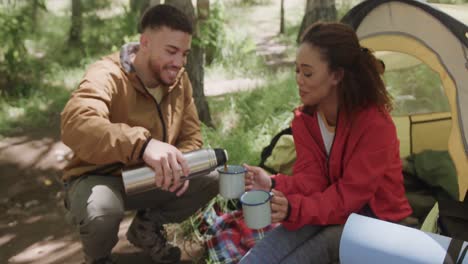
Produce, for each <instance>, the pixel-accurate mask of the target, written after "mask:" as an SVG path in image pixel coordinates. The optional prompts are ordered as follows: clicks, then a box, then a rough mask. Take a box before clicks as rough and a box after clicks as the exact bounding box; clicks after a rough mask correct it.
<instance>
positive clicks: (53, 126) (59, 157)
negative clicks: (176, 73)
mask: <svg viewBox="0 0 468 264" xmlns="http://www.w3.org/2000/svg"><path fill="white" fill-rule="evenodd" d="M303 2H304V1H303V0H292V1H286V3H287V5H291V6H292V5H295V4H299V5H304V3H303ZM278 3H279V0H278V1H273V4H272V5H270V6H265V7H261V9H257V10H255V12H252V14H251V16H250V17H251V18H252V20H253V21H252V25H257V27H256V28H257V31H258V32H261V34H260V33H259V34H254V36H255V41H256V43H257V47H258V49H257V54H258V55H260V56H265V57H266V58H267V63H268V65H271V66H272V67H275V64H277V65H284V64H289V65H290V64H291V61H285V60H284V59H285V58H284V56H283V55H282V54H281V53H283V52H284V51H285V47H284V46H282V45H280V44H278V43H276V42H275V41H273V39H274V36H275V35H276V34H277V30H276V29H275V28H272V27H271V24H270V23H275V24H278V22H277V17H270V18H268V15H267V16H265V15H261V14H275V13H276V12H273V11H274V10H276V9H278V7H276V5H278ZM287 8H288V6H287ZM278 10H279V9H278ZM272 20H273V21H274V22H272ZM258 82H260V83H261V80H260V81H259V80H245V79H240V80H212V81H210V80H207V81H206V87H205V94H207V96H211V95H216V96H217V95H222V94H224V93H227V92H234V91H239V90H246V89H251V88H252V87H255V86H256V84H258ZM220 87H223V88H220ZM19 130H21V129H19ZM59 131H60V130H59V113H56V114H55V116H53V117H51V122H50V124H45V125H44V128H38V129H37V130H34V131H26V132H21V133H18V135H17V136H15V137H9V138H2V139H0V182H1V183H2V184H1V185H0V193H1V194H2V195H1V196H0V263H12V264H14V263H15V264H16V263H21V264H59V263H70V264H78V263H82V261H83V255H82V252H81V245H80V242H79V238H78V235H77V232H76V230H74V228H73V226H72V225H70V224H69V223H68V222H67V221H66V219H65V209H64V207H63V200H62V198H63V192H62V186H61V183H60V174H61V169H62V168H63V166H64V165H65V158H66V155H67V154H68V153H69V151H70V150H69V149H68V148H67V147H66V146H65V145H64V144H63V143H62V142H61V141H60V134H59V133H60V132H59ZM131 217H132V213H131V212H129V214H128V215H127V216H126V217H125V219H124V221H123V222H122V223H121V225H120V231H119V237H120V240H119V243H118V244H117V246H116V247H115V248H114V250H113V257H115V258H116V260H117V263H119V264H124V263H142V264H144V263H152V262H151V261H150V259H149V258H148V257H147V256H145V255H144V254H143V253H142V252H140V251H139V250H138V249H136V248H135V247H133V246H132V245H130V244H129V243H128V242H127V240H126V239H125V238H124V237H125V232H126V230H127V229H128V226H129V224H130V220H131ZM171 228H172V229H177V227H171ZM177 244H178V245H179V246H181V247H182V248H183V249H184V248H186V249H187V250H184V251H183V256H182V258H183V261H184V262H187V263H191V262H193V261H194V260H195V259H197V258H198V257H199V256H200V254H202V253H203V250H204V249H203V248H202V246H201V245H198V244H196V243H195V244H193V243H192V244H191V243H183V241H181V240H180V239H179V240H178V241H177ZM184 244H185V246H183V245H184Z"/></svg>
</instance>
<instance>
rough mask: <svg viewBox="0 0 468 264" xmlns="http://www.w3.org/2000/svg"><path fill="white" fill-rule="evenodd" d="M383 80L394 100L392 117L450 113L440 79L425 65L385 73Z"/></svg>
mask: <svg viewBox="0 0 468 264" xmlns="http://www.w3.org/2000/svg"><path fill="white" fill-rule="evenodd" d="M384 78H385V83H386V85H387V87H388V90H389V92H390V94H391V95H392V97H393V98H394V110H393V112H392V114H393V115H407V114H412V113H428V112H445V111H450V107H449V103H448V100H447V96H446V95H445V92H444V89H443V87H442V83H441V81H440V77H439V76H438V75H437V73H435V72H434V71H432V70H431V69H430V68H429V67H428V66H427V65H425V64H421V65H418V66H415V67H412V68H409V69H403V70H399V71H393V72H386V73H385V75H384Z"/></svg>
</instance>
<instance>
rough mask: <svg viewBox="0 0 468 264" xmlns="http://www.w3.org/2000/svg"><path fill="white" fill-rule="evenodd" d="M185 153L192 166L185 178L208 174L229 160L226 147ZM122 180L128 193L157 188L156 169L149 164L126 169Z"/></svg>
mask: <svg viewBox="0 0 468 264" xmlns="http://www.w3.org/2000/svg"><path fill="white" fill-rule="evenodd" d="M183 155H184V158H185V160H186V161H187V163H188V166H189V168H190V175H188V176H187V177H185V180H189V179H191V178H194V177H197V176H200V175H205V174H208V173H210V172H211V171H213V170H214V169H216V167H218V166H221V165H224V164H225V163H227V161H228V154H227V151H226V150H224V149H199V150H194V151H191V152H187V153H184V154H183ZM122 180H123V185H124V188H125V192H126V193H127V195H133V194H137V193H142V192H146V191H149V190H153V189H156V182H155V175H154V171H153V170H152V169H151V168H150V167H148V166H143V167H141V168H138V169H133V170H127V171H124V172H123V173H122Z"/></svg>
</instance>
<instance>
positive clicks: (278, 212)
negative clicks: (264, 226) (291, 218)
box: [271, 189, 289, 223]
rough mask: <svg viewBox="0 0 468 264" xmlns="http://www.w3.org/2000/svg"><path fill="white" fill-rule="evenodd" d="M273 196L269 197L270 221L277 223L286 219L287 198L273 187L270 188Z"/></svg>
mask: <svg viewBox="0 0 468 264" xmlns="http://www.w3.org/2000/svg"><path fill="white" fill-rule="evenodd" d="M272 192H273V197H272V198H271V222H272V223H278V222H281V221H283V220H284V219H286V216H287V215H288V205H289V202H288V199H287V198H286V196H284V194H283V193H282V192H280V191H277V190H275V189H273V190H272Z"/></svg>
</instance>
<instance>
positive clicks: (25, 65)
mask: <svg viewBox="0 0 468 264" xmlns="http://www.w3.org/2000/svg"><path fill="white" fill-rule="evenodd" d="M29 8H30V7H28V6H22V7H15V6H14V5H3V6H2V8H1V9H0V27H1V28H2V30H1V31H0V39H2V47H0V96H14V97H17V96H22V95H27V94H28V93H29V91H30V89H31V88H32V87H34V86H35V85H36V84H37V83H38V81H39V79H40V76H41V74H42V73H43V68H42V67H41V65H40V61H39V60H38V59H37V58H34V57H33V56H31V54H30V53H29V51H28V49H27V47H26V40H27V38H28V37H31V36H32V33H31V28H32V25H33V21H32V16H31V15H28V14H30V13H29V12H30V10H29Z"/></svg>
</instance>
